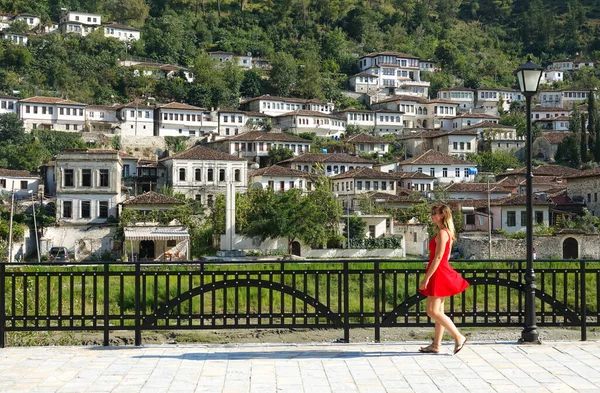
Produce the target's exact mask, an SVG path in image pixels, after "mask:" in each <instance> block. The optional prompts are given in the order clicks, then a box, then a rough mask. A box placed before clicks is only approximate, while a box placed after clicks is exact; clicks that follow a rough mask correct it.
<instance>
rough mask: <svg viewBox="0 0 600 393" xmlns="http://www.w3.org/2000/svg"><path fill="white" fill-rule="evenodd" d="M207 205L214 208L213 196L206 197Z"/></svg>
mask: <svg viewBox="0 0 600 393" xmlns="http://www.w3.org/2000/svg"><path fill="white" fill-rule="evenodd" d="M206 204H207V205H208V207H212V205H213V196H212V195H207V196H206Z"/></svg>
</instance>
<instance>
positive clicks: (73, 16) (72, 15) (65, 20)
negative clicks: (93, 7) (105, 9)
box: [60, 11, 102, 37]
mask: <svg viewBox="0 0 600 393" xmlns="http://www.w3.org/2000/svg"><path fill="white" fill-rule="evenodd" d="M101 24H102V16H101V15H100V14H90V13H87V12H77V11H69V12H64V11H63V12H62V13H61V17H60V31H61V33H63V34H64V33H76V34H79V35H82V36H84V37H85V36H86V35H88V34H89V33H91V32H92V31H94V30H96V29H97V28H99V27H100V25H101Z"/></svg>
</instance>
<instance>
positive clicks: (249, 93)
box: [240, 69, 264, 98]
mask: <svg viewBox="0 0 600 393" xmlns="http://www.w3.org/2000/svg"><path fill="white" fill-rule="evenodd" d="M263 92H264V82H263V79H262V78H261V77H260V74H259V71H257V70H255V69H251V70H248V71H246V72H245V73H244V79H243V80H242V85H241V87H240V95H241V96H242V97H247V98H252V97H258V96H260V95H261V94H263Z"/></svg>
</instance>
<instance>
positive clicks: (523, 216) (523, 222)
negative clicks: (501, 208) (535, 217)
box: [521, 211, 527, 227]
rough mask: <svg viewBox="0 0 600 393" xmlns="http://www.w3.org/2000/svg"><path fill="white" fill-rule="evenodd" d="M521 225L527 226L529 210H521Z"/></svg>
mask: <svg viewBox="0 0 600 393" xmlns="http://www.w3.org/2000/svg"><path fill="white" fill-rule="evenodd" d="M521 226H522V227H524V226H527V212H526V211H523V212H521Z"/></svg>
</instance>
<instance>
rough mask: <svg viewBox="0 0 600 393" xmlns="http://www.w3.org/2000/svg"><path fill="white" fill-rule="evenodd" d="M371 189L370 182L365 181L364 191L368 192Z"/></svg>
mask: <svg viewBox="0 0 600 393" xmlns="http://www.w3.org/2000/svg"><path fill="white" fill-rule="evenodd" d="M370 189H371V182H370V181H365V190H367V191H369V190H370Z"/></svg>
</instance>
